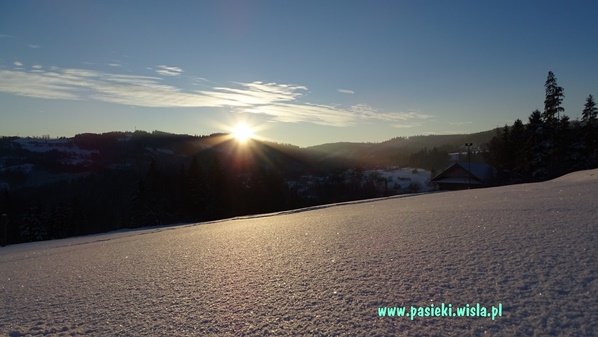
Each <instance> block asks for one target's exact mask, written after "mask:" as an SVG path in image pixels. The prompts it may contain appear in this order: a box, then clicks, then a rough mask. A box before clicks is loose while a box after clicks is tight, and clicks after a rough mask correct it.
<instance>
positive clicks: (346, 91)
mask: <svg viewBox="0 0 598 337" xmlns="http://www.w3.org/2000/svg"><path fill="white" fill-rule="evenodd" d="M336 91H337V92H340V93H341V94H349V95H353V94H354V93H355V91H353V90H348V89H338V90H336Z"/></svg>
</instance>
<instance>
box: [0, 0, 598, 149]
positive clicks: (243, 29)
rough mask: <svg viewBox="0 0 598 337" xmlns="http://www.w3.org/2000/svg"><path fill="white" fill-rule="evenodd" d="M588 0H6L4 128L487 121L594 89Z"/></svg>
mask: <svg viewBox="0 0 598 337" xmlns="http://www.w3.org/2000/svg"><path fill="white" fill-rule="evenodd" d="M597 13H598V2H596V1H458V0H456V1H399V0H393V1H27V0H25V1H3V2H0V100H1V102H2V104H0V116H1V122H0V135H5V136H9V135H20V136H39V135H44V134H50V135H51V136H52V137H60V136H72V135H74V134H77V133H83V132H108V131H133V130H135V129H138V130H146V131H153V130H161V131H167V132H173V133H187V134H192V135H195V134H198V135H201V134H210V133H213V132H226V131H227V130H229V129H230V128H232V127H233V126H234V125H235V124H236V123H238V122H239V121H245V122H246V123H247V124H250V125H252V126H254V127H255V128H256V131H255V132H256V134H257V135H258V136H261V137H263V138H267V139H270V140H273V141H277V142H281V143H291V144H295V145H299V146H308V145H316V144H321V143H328V142H337V141H358V142H380V141H384V140H387V139H390V138H392V137H397V136H412V135H422V134H448V133H470V132H477V131H485V130H489V129H492V128H494V127H497V126H503V125H504V124H505V123H508V124H510V123H512V122H513V121H514V120H515V119H516V118H521V119H523V120H526V119H527V117H528V116H529V114H530V113H531V112H532V111H533V110H534V109H542V107H543V101H544V88H543V85H544V81H545V80H546V75H547V73H548V71H549V70H551V71H553V72H554V73H555V75H556V76H557V79H558V83H559V85H561V86H562V87H564V88H565V96H566V98H565V100H564V107H565V110H566V111H565V112H566V114H568V115H569V116H570V117H571V118H572V119H575V118H577V117H578V116H580V115H581V110H582V109H583V104H584V101H585V98H586V97H587V96H588V95H589V94H594V95H595V96H596V95H598V76H597V75H598V74H597V70H598V45H597V44H596V36H598V28H597V27H598V26H597V22H598V20H597V19H596V18H597Z"/></svg>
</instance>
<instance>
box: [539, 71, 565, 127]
mask: <svg viewBox="0 0 598 337" xmlns="http://www.w3.org/2000/svg"><path fill="white" fill-rule="evenodd" d="M544 88H545V89H546V98H545V99H544V113H543V114H542V118H543V119H544V122H545V123H546V124H547V125H548V127H555V126H556V124H557V122H558V120H559V119H560V113H561V112H564V111H565V109H564V108H563V107H561V104H562V103H563V98H564V97H565V94H564V89H563V87H559V86H558V84H557V82H556V77H555V76H554V73H553V72H552V71H549V72H548V77H547V78H546V83H545V84H544Z"/></svg>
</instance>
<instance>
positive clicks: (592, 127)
mask: <svg viewBox="0 0 598 337" xmlns="http://www.w3.org/2000/svg"><path fill="white" fill-rule="evenodd" d="M597 120H598V108H596V102H595V101H594V97H593V96H592V95H589V96H588V98H587V99H586V104H585V105H584V108H583V111H582V117H581V122H582V135H583V136H582V137H583V140H582V144H583V145H582V146H583V151H582V152H583V155H582V156H583V157H584V158H585V160H584V161H585V163H586V165H587V168H591V167H595V166H596V165H598V125H597V124H598V122H597Z"/></svg>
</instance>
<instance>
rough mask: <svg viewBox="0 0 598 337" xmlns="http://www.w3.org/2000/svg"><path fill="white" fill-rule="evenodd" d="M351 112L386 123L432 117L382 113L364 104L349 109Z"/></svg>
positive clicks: (415, 114)
mask: <svg viewBox="0 0 598 337" xmlns="http://www.w3.org/2000/svg"><path fill="white" fill-rule="evenodd" d="M350 110H351V111H353V112H355V113H356V114H357V115H358V116H359V117H361V118H363V119H377V120H383V121H388V122H393V121H395V122H396V121H406V120H412V119H416V120H417V119H419V120H421V119H428V118H432V117H433V116H432V115H428V114H423V113H419V112H415V111H408V112H384V111H380V110H378V109H376V108H374V107H371V106H369V105H366V104H357V105H353V106H351V108H350Z"/></svg>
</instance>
